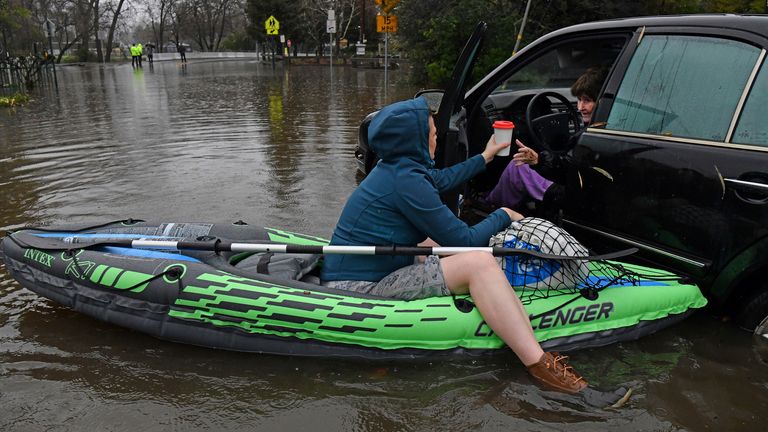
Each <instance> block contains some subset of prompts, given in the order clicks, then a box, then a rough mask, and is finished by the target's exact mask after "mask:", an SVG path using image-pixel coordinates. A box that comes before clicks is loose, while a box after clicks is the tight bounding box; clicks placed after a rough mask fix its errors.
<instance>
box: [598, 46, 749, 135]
mask: <svg viewBox="0 0 768 432" xmlns="http://www.w3.org/2000/svg"><path fill="white" fill-rule="evenodd" d="M759 54H760V50H759V49H758V48H755V47H753V46H751V45H747V44H745V43H741V42H737V41H733V40H726V39H718V38H711V37H696V36H676V35H675V36H670V35H646V36H645V38H644V39H643V40H642V42H641V43H640V45H639V46H638V47H637V50H636V51H635V53H634V55H633V57H632V60H631V62H630V64H629V67H628V69H627V72H626V74H625V76H624V79H623V80H622V82H621V85H620V87H619V91H618V92H617V94H616V100H615V101H614V103H613V106H612V107H611V112H610V114H609V116H608V124H607V126H606V129H613V130H621V131H630V132H639V133H648V134H654V135H665V136H675V137H685V138H698V139H705V140H713V141H723V140H724V139H725V137H726V134H727V132H728V127H729V125H730V122H731V119H732V117H733V114H734V112H735V110H736V106H737V104H738V102H739V99H740V98H741V95H742V93H743V91H744V86H745V85H746V83H747V81H748V79H749V75H750V74H751V72H752V70H753V69H754V67H755V62H756V61H757V58H758V55H759Z"/></svg>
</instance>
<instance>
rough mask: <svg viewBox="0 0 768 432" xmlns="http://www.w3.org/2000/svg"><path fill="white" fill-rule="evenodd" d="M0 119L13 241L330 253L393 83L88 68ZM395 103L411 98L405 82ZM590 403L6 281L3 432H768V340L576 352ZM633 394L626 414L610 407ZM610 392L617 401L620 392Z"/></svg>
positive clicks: (6, 217)
mask: <svg viewBox="0 0 768 432" xmlns="http://www.w3.org/2000/svg"><path fill="white" fill-rule="evenodd" d="M58 72H59V76H58V79H59V85H60V88H59V90H58V92H46V93H41V94H34V101H33V102H32V103H30V104H29V105H27V106H25V107H21V108H17V109H15V110H6V109H3V110H0V150H1V152H0V202H2V203H3V205H2V206H0V228H2V229H3V230H8V229H13V228H18V227H21V226H25V225H37V224H49V223H61V222H72V221H76V222H103V221H105V220H116V219H124V218H127V217H133V218H143V219H165V220H169V221H182V220H184V221H235V220H238V219H241V220H244V221H247V222H249V223H251V224H254V225H268V226H274V227H280V228H286V229H290V230H293V231H299V232H304V233H307V234H314V235H320V236H325V237H327V236H329V235H330V233H331V230H332V228H333V225H334V223H335V222H336V219H337V217H338V214H339V212H340V211H341V208H342V206H343V203H344V200H345V199H346V197H347V196H348V195H349V194H350V193H351V191H352V190H353V189H354V188H355V187H356V185H357V183H358V182H359V177H358V176H357V174H356V172H355V168H356V167H355V160H354V156H353V149H354V145H355V142H356V139H357V137H356V134H357V126H358V124H359V122H360V120H361V119H362V118H363V117H364V116H365V114H367V113H368V112H371V111H373V110H375V109H377V108H378V107H380V106H382V105H384V104H385V103H386V100H385V92H384V89H383V88H382V82H383V71H382V70H367V69H353V68H342V67H336V68H334V69H333V72H332V73H331V71H330V69H329V68H328V66H292V67H290V68H284V67H282V66H281V65H278V66H277V67H276V68H275V69H274V70H273V69H272V67H271V66H270V65H268V64H260V63H257V62H254V61H198V62H190V63H189V64H188V66H186V67H182V66H181V65H179V64H178V63H176V62H163V63H158V64H156V65H155V66H154V67H153V68H149V67H148V66H147V65H146V64H145V66H144V68H143V69H142V70H134V69H132V68H131V67H130V66H129V65H118V66H112V65H108V66H106V67H101V66H97V65H87V66H83V67H77V66H71V67H63V68H60V69H59V70H58ZM389 77H390V79H391V83H390V87H389V88H388V89H387V96H388V100H389V101H393V100H396V99H401V98H405V97H408V96H411V95H412V94H413V93H414V92H415V91H416V90H417V88H416V87H414V86H412V85H410V84H408V82H407V80H406V77H405V74H404V73H403V71H391V72H390V74H389ZM572 362H573V363H574V365H575V366H576V367H577V369H578V370H579V371H580V372H581V373H582V374H584V375H585V376H586V377H587V378H588V379H589V380H590V381H591V382H592V384H593V391H591V392H589V393H588V394H587V395H583V396H576V397H574V396H562V395H558V394H555V393H551V392H544V391H541V390H539V388H538V387H536V386H535V385H534V384H533V383H532V382H531V380H530V379H529V378H528V376H527V374H526V373H525V370H524V368H523V367H522V366H521V365H520V363H519V362H518V361H517V360H516V358H515V357H514V355H512V354H511V353H504V354H501V355H497V356H493V357H487V358H475V359H464V360H457V361H451V362H413V363H410V362H400V363H372V362H362V361H358V362H351V361H343V362H340V361H337V360H317V359H302V358H283V357H274V356H264V355H253V354H243V353H232V352H224V351H216V350H211V349H205V348H198V347H191V346H184V345H179V344H173V343H169V342H163V341H159V340H156V339H154V338H152V337H149V336H145V335H142V334H139V333H136V332H132V331H128V330H125V329H122V328H119V327H116V326H113V325H109V324H105V323H102V322H99V321H96V320H94V319H91V318H88V317H86V316H83V315H81V314H78V313H75V312H72V311H70V310H68V309H66V308H64V307H62V306H59V305H57V304H55V303H53V302H51V301H49V300H46V299H43V298H41V297H39V296H37V295H36V294H34V293H32V292H30V291H28V290H26V289H23V288H21V287H20V286H19V285H18V284H17V283H16V282H15V281H13V279H11V278H10V277H9V276H8V275H7V274H6V273H5V272H4V270H3V269H2V268H0V406H2V407H3V408H2V410H0V430H7V431H43V430H46V431H47V430H56V431H80V430H112V431H129V430H143V431H155V430H158V431H159V430H216V431H226V430H334V431H336V430H343V431H352V430H355V431H358V430H375V431H401V430H419V431H421V430H569V431H571V430H621V431H627V430H653V431H656V430H694V431H704V430H729V431H753V430H764V429H765V428H766V426H765V424H766V420H767V419H768V341H762V340H756V339H755V338H753V337H752V336H751V335H750V334H749V333H747V332H744V331H741V330H738V329H736V328H735V327H734V326H732V325H731V324H729V323H722V322H719V321H717V320H715V319H713V318H712V317H710V316H709V315H708V314H707V313H706V312H704V313H700V314H698V315H695V316H693V317H691V318H689V319H688V320H686V321H685V322H683V323H682V324H679V325H676V326H673V327H671V328H668V329H665V330H663V331H661V332H659V333H657V334H655V335H651V336H648V337H645V338H643V339H641V340H639V341H637V342H628V343H622V344H616V345H613V346H609V347H604V348H599V349H589V350H583V351H579V352H575V353H573V360H572ZM620 388H632V389H633V396H632V398H631V399H630V400H629V402H628V403H627V404H626V405H625V406H624V407H622V408H620V409H605V408H604V407H605V405H606V401H607V400H609V399H611V398H615V396H613V391H615V390H617V389H620ZM601 392H607V394H603V393H601Z"/></svg>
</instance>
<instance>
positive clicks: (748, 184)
mask: <svg viewBox="0 0 768 432" xmlns="http://www.w3.org/2000/svg"><path fill="white" fill-rule="evenodd" d="M725 182H726V183H730V184H732V185H734V186H736V187H737V188H738V189H751V190H754V191H760V192H766V193H768V184H765V183H756V182H752V181H745V180H738V179H731V178H727V179H725Z"/></svg>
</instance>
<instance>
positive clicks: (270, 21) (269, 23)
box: [264, 15, 280, 36]
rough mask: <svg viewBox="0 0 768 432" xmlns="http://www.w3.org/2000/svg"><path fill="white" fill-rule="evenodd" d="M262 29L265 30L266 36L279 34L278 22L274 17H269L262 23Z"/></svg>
mask: <svg viewBox="0 0 768 432" xmlns="http://www.w3.org/2000/svg"><path fill="white" fill-rule="evenodd" d="M264 28H265V29H267V34H268V35H275V36H276V35H278V34H280V21H278V20H277V18H275V17H274V15H270V16H269V18H267V20H266V21H265V22H264Z"/></svg>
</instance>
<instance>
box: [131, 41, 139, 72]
mask: <svg viewBox="0 0 768 432" xmlns="http://www.w3.org/2000/svg"><path fill="white" fill-rule="evenodd" d="M130 49H131V66H132V67H136V63H137V62H138V60H136V53H137V51H136V44H131V48H130Z"/></svg>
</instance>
